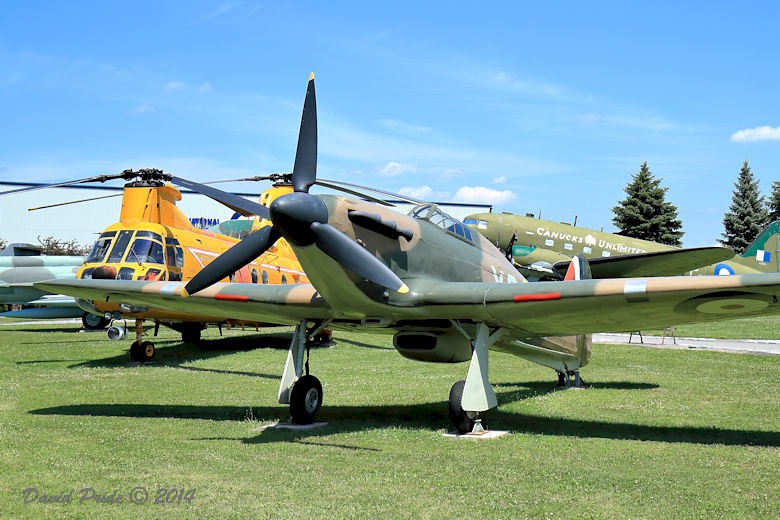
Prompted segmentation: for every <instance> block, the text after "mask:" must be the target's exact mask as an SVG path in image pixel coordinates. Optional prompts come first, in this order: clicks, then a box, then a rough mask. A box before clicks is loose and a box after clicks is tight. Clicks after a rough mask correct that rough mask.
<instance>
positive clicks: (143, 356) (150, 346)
mask: <svg viewBox="0 0 780 520" xmlns="http://www.w3.org/2000/svg"><path fill="white" fill-rule="evenodd" d="M155 352H156V350H155V348H154V343H152V342H151V341H144V342H142V343H139V342H138V341H133V344H132V345H130V358H131V359H132V360H133V361H138V362H140V363H146V362H147V361H151V360H152V358H153V357H154V353H155Z"/></svg>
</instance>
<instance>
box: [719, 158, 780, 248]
mask: <svg viewBox="0 0 780 520" xmlns="http://www.w3.org/2000/svg"><path fill="white" fill-rule="evenodd" d="M758 183H759V181H758V180H757V179H755V178H753V172H751V171H750V166H748V162H747V160H746V161H745V162H744V163H742V168H741V169H740V170H739V177H738V178H737V182H735V183H734V193H733V195H732V196H731V205H730V206H729V210H728V211H727V212H726V213H725V215H723V227H724V229H725V231H724V232H723V239H722V240H721V241H720V243H721V244H723V245H724V246H726V247H730V248H731V249H733V250H734V251H736V252H737V253H742V252H743V251H745V249H747V247H748V246H749V245H750V243H751V242H753V239H755V238H756V235H758V234H759V233H760V232H761V231H763V229H764V228H765V227H766V225H767V219H768V218H769V214H768V212H767V209H766V206H765V204H764V197H762V196H761V192H760V190H759V187H758Z"/></svg>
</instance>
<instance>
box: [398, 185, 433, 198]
mask: <svg viewBox="0 0 780 520" xmlns="http://www.w3.org/2000/svg"><path fill="white" fill-rule="evenodd" d="M398 193H400V194H401V195H406V196H407V197H412V198H414V199H423V200H427V199H430V197H431V195H433V189H431V187H430V186H407V187H405V188H401V189H400V190H398Z"/></svg>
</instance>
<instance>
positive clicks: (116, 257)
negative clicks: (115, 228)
mask: <svg viewBox="0 0 780 520" xmlns="http://www.w3.org/2000/svg"><path fill="white" fill-rule="evenodd" d="M132 236H133V232H132V231H130V230H125V231H120V232H119V236H117V239H116V241H115V242H114V247H113V248H111V253H110V254H109V255H108V263H109V264H116V263H119V262H121V261H122V257H123V256H125V249H127V244H129V243H130V239H131V238H132Z"/></svg>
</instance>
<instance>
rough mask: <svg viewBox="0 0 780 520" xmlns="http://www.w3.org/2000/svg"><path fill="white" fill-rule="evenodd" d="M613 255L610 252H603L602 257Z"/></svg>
mask: <svg viewBox="0 0 780 520" xmlns="http://www.w3.org/2000/svg"><path fill="white" fill-rule="evenodd" d="M611 254H612V253H610V252H609V251H602V252H601V256H610V255H611Z"/></svg>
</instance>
